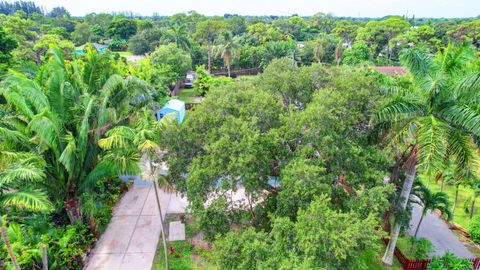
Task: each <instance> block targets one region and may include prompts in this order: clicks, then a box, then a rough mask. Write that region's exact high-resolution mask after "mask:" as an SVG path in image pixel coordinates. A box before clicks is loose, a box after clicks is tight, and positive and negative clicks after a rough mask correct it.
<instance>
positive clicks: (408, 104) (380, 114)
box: [372, 97, 424, 123]
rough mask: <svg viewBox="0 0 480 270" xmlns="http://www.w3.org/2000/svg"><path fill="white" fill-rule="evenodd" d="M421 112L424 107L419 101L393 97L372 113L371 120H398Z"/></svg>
mask: <svg viewBox="0 0 480 270" xmlns="http://www.w3.org/2000/svg"><path fill="white" fill-rule="evenodd" d="M423 113H424V109H423V106H422V104H421V103H419V102H415V101H412V100H408V99H405V98H403V97H395V98H393V99H392V100H390V101H389V102H388V103H387V104H385V105H384V106H382V107H381V108H380V109H379V110H378V111H377V112H376V113H375V114H374V115H373V118H372V121H373V122H374V123H380V122H384V121H398V120H400V119H406V118H409V117H412V116H414V115H423Z"/></svg>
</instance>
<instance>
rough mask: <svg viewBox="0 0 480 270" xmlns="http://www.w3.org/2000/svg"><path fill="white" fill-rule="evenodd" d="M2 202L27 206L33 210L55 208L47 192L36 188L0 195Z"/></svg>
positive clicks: (9, 204) (50, 209) (8, 204)
mask: <svg viewBox="0 0 480 270" xmlns="http://www.w3.org/2000/svg"><path fill="white" fill-rule="evenodd" d="M0 204H1V205H5V206H16V207H21V208H26V209H29V210H32V211H52V210H53V209H54V208H53V205H52V203H51V202H50V201H49V200H48V196H47V194H46V193H45V192H43V191H41V190H36V189H31V190H28V189H25V190H19V191H15V192H10V193H7V194H4V195H3V196H1V197H0Z"/></svg>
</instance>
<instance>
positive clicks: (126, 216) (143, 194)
mask: <svg viewBox="0 0 480 270" xmlns="http://www.w3.org/2000/svg"><path fill="white" fill-rule="evenodd" d="M159 195H160V204H161V206H162V213H163V215H164V216H165V215H166V213H184V212H185V207H186V205H187V201H186V199H185V198H180V197H179V196H177V195H176V194H172V193H167V192H165V191H163V190H162V191H160V194H159ZM160 232H161V231H160V218H159V213H158V207H157V203H156V199H155V191H154V189H153V185H152V184H151V183H146V182H142V181H136V182H135V183H134V185H133V187H132V188H131V189H130V190H129V191H128V192H127V193H126V194H125V195H124V196H123V198H122V199H121V200H120V201H119V203H118V204H117V205H116V207H115V209H114V212H113V217H112V219H111V221H110V223H109V225H108V227H107V229H106V230H105V232H104V233H103V235H102V236H101V237H100V240H99V241H98V243H97V245H96V247H95V249H94V250H93V251H92V254H91V255H90V258H89V260H88V263H87V265H86V267H85V268H84V269H86V270H131V269H135V270H150V269H151V267H152V262H153V258H154V256H155V250H156V247H157V244H158V241H159V239H160Z"/></svg>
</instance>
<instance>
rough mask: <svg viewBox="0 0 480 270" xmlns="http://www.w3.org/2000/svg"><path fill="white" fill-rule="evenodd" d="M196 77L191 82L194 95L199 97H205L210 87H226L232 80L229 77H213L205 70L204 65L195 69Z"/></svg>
mask: <svg viewBox="0 0 480 270" xmlns="http://www.w3.org/2000/svg"><path fill="white" fill-rule="evenodd" d="M196 75H197V78H196V79H195V81H194V82H193V85H194V87H195V90H196V93H197V94H198V95H200V96H205V94H207V92H208V90H210V88H211V87H217V86H221V85H226V84H229V83H232V82H233V79H232V78H230V77H216V78H215V77H213V76H212V75H210V74H209V73H208V72H207V71H206V70H205V66H204V65H201V66H199V67H197V71H196Z"/></svg>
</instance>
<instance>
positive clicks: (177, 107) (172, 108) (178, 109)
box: [156, 99, 185, 124]
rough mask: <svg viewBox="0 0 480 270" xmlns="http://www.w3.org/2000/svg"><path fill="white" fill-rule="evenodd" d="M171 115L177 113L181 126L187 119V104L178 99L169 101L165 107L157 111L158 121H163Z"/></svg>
mask: <svg viewBox="0 0 480 270" xmlns="http://www.w3.org/2000/svg"><path fill="white" fill-rule="evenodd" d="M169 113H175V116H176V118H177V121H178V123H179V124H181V123H182V122H183V119H184V118H185V102H183V101H181V100H178V99H171V100H169V101H168V102H167V104H165V106H163V107H162V108H161V109H160V110H158V111H157V113H156V116H157V120H160V119H162V118H163V117H164V116H165V115H167V114H169Z"/></svg>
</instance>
